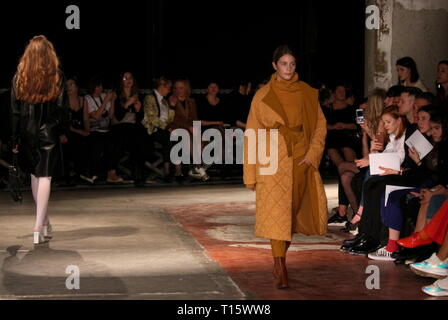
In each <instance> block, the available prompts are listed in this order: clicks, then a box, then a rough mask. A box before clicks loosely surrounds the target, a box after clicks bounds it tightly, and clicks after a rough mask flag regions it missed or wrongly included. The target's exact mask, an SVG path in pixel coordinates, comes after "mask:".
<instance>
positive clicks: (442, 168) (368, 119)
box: [320, 57, 448, 296]
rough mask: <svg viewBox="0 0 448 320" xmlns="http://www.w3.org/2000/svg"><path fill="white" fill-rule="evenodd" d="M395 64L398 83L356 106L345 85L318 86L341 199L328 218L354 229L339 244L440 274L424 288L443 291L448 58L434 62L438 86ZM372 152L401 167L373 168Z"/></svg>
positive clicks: (447, 269)
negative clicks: (429, 85)
mask: <svg viewBox="0 0 448 320" xmlns="http://www.w3.org/2000/svg"><path fill="white" fill-rule="evenodd" d="M396 67H397V74H398V78H399V79H398V84H397V85H394V86H392V87H391V88H388V90H387V92H386V91H384V90H383V89H375V90H374V91H373V92H372V93H371V94H370V95H369V96H368V97H367V99H366V100H365V101H362V103H360V104H359V105H358V106H357V107H353V106H351V105H350V104H349V102H348V97H347V95H346V93H345V91H344V86H341V85H338V86H336V87H335V88H334V91H333V92H329V91H328V89H326V88H322V89H321V98H320V100H321V104H322V108H323V110H324V112H325V114H326V116H327V121H328V136H327V144H326V157H327V158H328V159H329V160H330V161H331V162H332V164H333V165H334V166H335V167H336V168H337V172H338V173H339V180H338V181H339V188H338V191H339V197H338V200H339V204H338V206H337V207H336V208H334V209H333V210H332V213H331V215H330V217H329V221H328V223H329V224H330V225H332V224H342V225H343V226H344V228H342V229H341V231H342V232H347V233H349V232H351V233H353V234H354V236H353V237H352V238H350V239H347V240H345V241H344V243H343V244H342V246H341V250H342V251H344V252H347V253H349V254H353V255H361V256H366V258H368V259H371V260H379V261H391V262H395V263H396V264H406V265H409V266H410V268H411V270H412V271H414V272H415V273H416V274H417V275H420V276H424V277H430V278H436V279H439V280H437V281H436V282H435V283H434V284H432V285H430V286H426V287H424V288H423V291H424V292H425V293H427V294H429V295H432V296H448V237H447V236H446V235H447V232H448V148H447V147H448V145H447V139H448V133H447V130H448V129H447V111H448V104H447V102H448V61H446V60H445V61H441V62H440V63H439V64H438V65H437V79H436V83H437V87H436V91H435V92H436V94H433V93H431V92H430V91H429V90H428V88H427V87H426V86H425V84H424V83H423V82H422V80H421V79H420V77H419V73H418V70H417V65H416V63H415V62H414V60H413V59H412V58H410V57H405V58H402V59H399V60H398V61H397V63H396ZM355 109H356V110H355ZM415 137H420V142H418V143H417V144H415V142H411V141H415V140H414V138H415ZM425 141H426V142H425ZM425 144H426V145H429V148H427V149H428V151H429V149H431V150H430V151H429V153H427V152H428V151H427V152H423V148H422V146H424V145H425ZM377 153H395V154H397V155H398V157H397V159H398V158H399V162H400V166H399V167H400V168H399V169H398V168H389V167H388V165H386V163H388V162H384V164H383V166H380V167H379V169H380V172H381V173H379V174H378V173H377V170H374V169H376V168H371V167H370V164H371V163H370V162H371V161H373V160H372V159H373V158H375V157H376V156H374V154H377ZM374 165H375V164H374ZM389 166H391V165H389ZM371 169H372V171H371ZM373 173H376V174H373Z"/></svg>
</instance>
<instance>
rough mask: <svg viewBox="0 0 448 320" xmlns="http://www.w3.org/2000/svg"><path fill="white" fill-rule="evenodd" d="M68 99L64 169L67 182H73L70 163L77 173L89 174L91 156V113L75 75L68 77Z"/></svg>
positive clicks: (78, 174) (79, 174)
mask: <svg viewBox="0 0 448 320" xmlns="http://www.w3.org/2000/svg"><path fill="white" fill-rule="evenodd" d="M66 90H67V100H68V104H69V113H70V114H69V117H70V131H69V132H68V133H67V143H66V144H64V145H63V147H62V148H63V152H64V169H65V170H64V171H65V179H66V182H67V184H71V183H72V181H71V180H72V177H71V175H70V172H71V168H70V165H71V164H72V163H73V165H74V168H73V169H74V171H75V174H76V175H77V176H78V177H80V176H81V175H83V176H84V177H85V176H87V175H88V173H87V172H86V170H87V160H88V158H89V154H88V151H89V144H88V136H89V135H90V130H89V114H88V108H87V107H86V103H85V100H84V97H83V96H81V95H80V94H79V87H78V83H77V80H76V78H75V77H71V78H68V79H67V82H66Z"/></svg>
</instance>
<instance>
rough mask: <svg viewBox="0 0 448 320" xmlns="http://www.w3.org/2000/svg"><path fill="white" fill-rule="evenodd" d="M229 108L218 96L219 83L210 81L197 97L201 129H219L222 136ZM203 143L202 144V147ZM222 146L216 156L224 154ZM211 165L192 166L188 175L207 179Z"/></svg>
mask: <svg viewBox="0 0 448 320" xmlns="http://www.w3.org/2000/svg"><path fill="white" fill-rule="evenodd" d="M228 112H229V110H228V108H227V105H226V104H225V102H224V100H223V99H222V98H221V97H219V85H218V83H217V82H216V81H210V82H209V85H208V87H207V93H206V95H205V96H204V97H201V98H199V99H198V118H199V120H200V121H201V126H202V129H203V130H204V131H205V130H207V129H216V130H219V131H220V132H221V134H222V136H224V128H225V125H226V123H227V119H228V114H227V113H228ZM204 146H205V144H203V147H204ZM224 147H225V145H224V144H223V149H222V150H220V153H221V154H220V155H218V156H217V157H218V158H220V159H222V156H223V155H224ZM210 166H211V165H206V164H202V165H200V166H194V167H193V169H192V170H190V172H189V175H190V176H192V177H193V178H198V179H202V180H207V179H208V175H207V174H206V170H207V169H208V168H209V167H210ZM224 172H225V165H223V166H222V170H221V174H222V175H224Z"/></svg>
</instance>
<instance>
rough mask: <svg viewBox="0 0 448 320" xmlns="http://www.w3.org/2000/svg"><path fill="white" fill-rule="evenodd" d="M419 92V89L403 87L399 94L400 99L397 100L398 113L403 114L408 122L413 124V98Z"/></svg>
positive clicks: (414, 120) (414, 121)
mask: <svg viewBox="0 0 448 320" xmlns="http://www.w3.org/2000/svg"><path fill="white" fill-rule="evenodd" d="M420 93H421V90H420V89H417V88H413V87H405V88H403V91H402V93H401V95H400V100H399V102H398V108H399V112H400V115H403V116H405V117H406V118H407V119H408V121H409V123H411V124H415V123H416V119H415V116H414V115H415V113H414V104H415V99H416V98H417V96H418V95H419V94H420Z"/></svg>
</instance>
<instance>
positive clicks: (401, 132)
mask: <svg viewBox="0 0 448 320" xmlns="http://www.w3.org/2000/svg"><path fill="white" fill-rule="evenodd" d="M381 121H382V123H383V125H384V129H385V130H386V133H387V135H388V136H389V142H388V143H387V146H386V148H384V151H383V152H391V153H392V152H396V153H398V155H399V157H400V164H403V162H404V159H405V157H406V150H405V139H406V128H407V127H408V125H409V122H408V121H407V119H406V117H403V116H400V115H399V113H398V107H397V106H390V107H387V108H386V109H384V111H383V113H382V114H381ZM383 146H384V144H383V143H382V142H381V141H378V139H375V140H373V141H372V144H371V148H370V152H371V153H377V152H379V151H381V150H383ZM355 162H356V165H357V166H358V167H359V168H365V167H368V166H369V165H370V162H369V158H368V157H365V158H364V159H361V160H356V161H355ZM380 169H381V170H383V171H384V173H382V174H381V176H387V175H393V174H395V175H399V174H402V171H401V170H400V171H397V170H393V169H390V168H384V167H380ZM370 177H371V176H370V173H369V172H368V173H367V176H366V179H365V180H364V184H365V182H366V181H367V180H368V179H369V178H370ZM363 209H364V201H363V199H362V200H361V204H360V207H359V210H358V212H357V213H356V215H355V217H353V219H352V221H351V223H352V224H357V223H359V221H360V220H361V216H362V213H363Z"/></svg>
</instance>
